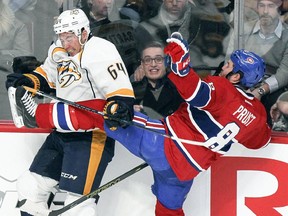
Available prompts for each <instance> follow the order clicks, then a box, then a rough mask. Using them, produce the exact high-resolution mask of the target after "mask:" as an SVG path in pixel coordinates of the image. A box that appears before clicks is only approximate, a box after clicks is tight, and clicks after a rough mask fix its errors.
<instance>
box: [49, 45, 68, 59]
mask: <svg viewBox="0 0 288 216" xmlns="http://www.w3.org/2000/svg"><path fill="white" fill-rule="evenodd" d="M56 52H64V53H67V51H66V50H65V49H64V48H63V47H55V48H54V49H53V51H52V54H51V56H54V54H55V53H56ZM53 60H54V61H55V59H53Z"/></svg>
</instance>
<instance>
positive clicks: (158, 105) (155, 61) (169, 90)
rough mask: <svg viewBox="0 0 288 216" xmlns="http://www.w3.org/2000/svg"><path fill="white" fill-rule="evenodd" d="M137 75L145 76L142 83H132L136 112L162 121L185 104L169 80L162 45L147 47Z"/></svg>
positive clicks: (156, 44)
mask: <svg viewBox="0 0 288 216" xmlns="http://www.w3.org/2000/svg"><path fill="white" fill-rule="evenodd" d="M135 73H136V74H137V73H140V74H144V75H145V76H144V77H143V79H142V80H141V81H138V82H132V86H133V89H134V93H135V97H136V104H137V105H135V106H134V109H135V110H137V111H142V112H144V113H146V114H147V115H148V116H149V117H152V118H157V119H160V118H162V117H165V116H168V115H170V114H172V113H173V112H174V111H175V110H176V109H177V108H178V107H179V105H180V104H181V103H182V102H183V99H182V98H181V96H180V95H179V93H178V91H177V90H176V88H175V86H174V84H173V83H172V82H171V81H170V80H169V79H168V78H167V75H168V73H167V71H166V67H165V64H164V51H163V46H162V44H161V43H159V42H156V41H153V42H151V43H149V44H147V45H146V46H145V48H144V49H143V51H142V55H141V65H140V66H139V68H138V70H137V71H136V72H135Z"/></svg>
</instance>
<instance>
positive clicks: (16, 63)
mask: <svg viewBox="0 0 288 216" xmlns="http://www.w3.org/2000/svg"><path fill="white" fill-rule="evenodd" d="M40 65H41V62H40V61H38V60H37V59H36V57H35V56H18V57H15V58H14V59H13V65H12V68H13V71H14V73H19V74H23V73H31V72H33V71H34V70H35V68H37V67H38V66H40Z"/></svg>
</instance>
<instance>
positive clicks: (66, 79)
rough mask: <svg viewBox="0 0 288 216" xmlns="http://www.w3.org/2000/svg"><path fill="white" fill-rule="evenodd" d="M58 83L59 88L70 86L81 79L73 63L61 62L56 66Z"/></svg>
mask: <svg viewBox="0 0 288 216" xmlns="http://www.w3.org/2000/svg"><path fill="white" fill-rule="evenodd" d="M57 71H58V82H59V84H60V85H61V88H65V87H68V86H70V85H71V84H72V83H73V82H75V81H77V80H80V79H81V73H80V72H79V71H78V67H77V65H76V64H75V63H74V62H73V61H62V62H60V63H59V64H58V67H57Z"/></svg>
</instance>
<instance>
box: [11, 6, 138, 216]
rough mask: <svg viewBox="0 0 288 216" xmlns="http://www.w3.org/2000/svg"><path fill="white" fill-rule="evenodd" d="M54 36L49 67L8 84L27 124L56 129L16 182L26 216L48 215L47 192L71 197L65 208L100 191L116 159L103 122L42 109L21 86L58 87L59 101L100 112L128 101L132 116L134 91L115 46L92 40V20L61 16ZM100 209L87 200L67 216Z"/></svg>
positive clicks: (56, 107)
mask: <svg viewBox="0 0 288 216" xmlns="http://www.w3.org/2000/svg"><path fill="white" fill-rule="evenodd" d="M54 31H55V33H56V34H57V35H58V39H57V40H56V41H55V43H53V44H52V45H51V47H50V48H49V51H48V57H47V59H46V60H45V62H44V63H43V64H42V65H41V66H39V67H37V68H36V69H35V71H33V72H32V73H29V74H25V73H24V74H23V76H21V77H19V78H18V79H16V80H12V81H11V80H10V81H9V85H10V86H11V88H13V87H14V88H16V92H15V98H16V102H15V103H16V104H17V111H18V114H19V115H21V116H22V117H23V122H24V125H25V126H26V127H29V128H34V127H41V128H50V129H53V131H52V132H51V133H50V134H49V135H48V137H47V139H46V140H45V142H44V143H43V145H42V147H41V149H40V150H39V152H38V153H37V155H36V156H35V158H34V160H33V162H32V164H31V166H30V168H29V170H28V171H27V172H25V173H24V174H23V175H22V176H20V178H19V179H18V182H17V189H18V194H19V200H20V201H22V202H20V203H21V206H20V209H21V214H22V216H23V215H27V213H29V214H28V215H47V214H48V213H49V210H48V207H47V205H46V198H47V194H49V193H50V191H51V190H53V187H55V186H56V185H57V184H59V188H60V189H61V190H63V191H67V192H68V194H69V195H68V198H67V199H66V201H67V202H66V201H65V204H66V203H69V202H72V201H74V200H75V199H77V198H79V196H81V195H82V194H88V193H89V192H91V191H92V190H95V189H96V188H98V187H99V185H100V182H101V179H102V177H103V174H104V171H105V169H106V167H107V165H108V163H109V162H110V161H111V160H112V157H113V155H114V140H111V139H109V138H107V136H106V134H105V132H104V129H103V125H104V120H103V117H102V116H100V115H96V114H93V113H88V112H85V111H83V110H79V109H77V108H74V107H71V106H69V105H67V104H63V103H60V102H53V101H52V102H51V103H40V104H37V103H35V100H34V98H33V97H32V95H31V94H30V93H29V92H28V91H26V90H25V89H24V88H23V87H22V85H26V86H30V87H32V88H35V89H39V90H41V91H46V92H47V91H48V90H49V91H50V90H51V89H54V90H55V93H56V96H57V97H61V98H63V99H66V100H69V101H73V102H77V103H79V104H82V105H85V106H88V107H90V108H93V109H96V110H100V111H102V110H103V108H104V106H105V104H106V102H107V101H108V102H109V101H110V102H111V101H123V103H122V106H126V107H125V109H123V110H124V111H125V112H124V113H123V117H124V118H125V116H126V119H127V121H130V120H131V119H132V118H133V102H134V93H133V90H132V86H131V84H130V81H129V78H128V74H127V71H126V68H125V65H124V63H123V61H122V59H121V57H120V55H119V53H118V51H117V49H116V48H115V46H114V45H113V44H112V43H110V42H109V41H107V40H104V39H101V38H99V37H94V36H91V34H90V27H89V21H88V19H87V17H86V15H85V14H84V12H83V11H82V10H80V9H73V10H67V11H64V12H63V13H61V14H60V16H59V17H58V18H57V20H56V22H55V24H54ZM127 107H128V109H127ZM127 110H128V112H127ZM119 115H121V111H120V112H119ZM79 126H80V127H79ZM23 203H24V204H23ZM95 203H96V200H95V199H92V198H90V199H88V200H87V201H85V202H83V203H82V204H81V205H79V206H77V207H75V208H73V209H71V210H69V211H67V212H66V213H64V214H62V216H64V215H69V216H76V215H77V216H95V215H97V211H96V204H95Z"/></svg>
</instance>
